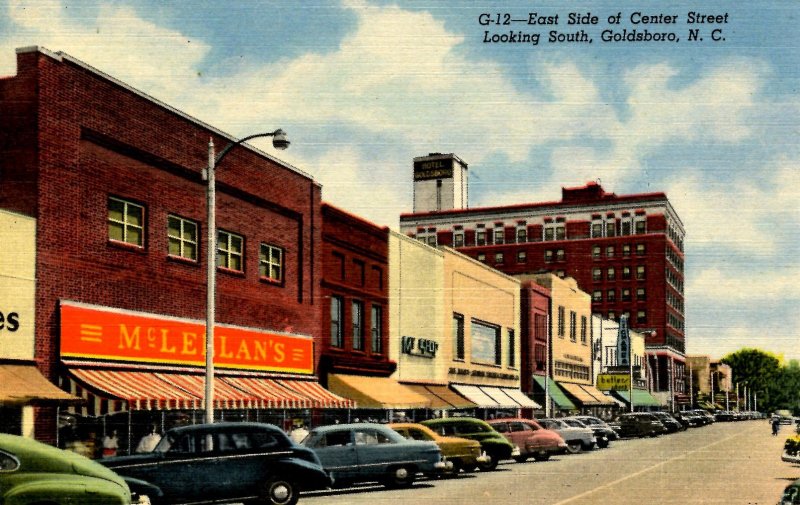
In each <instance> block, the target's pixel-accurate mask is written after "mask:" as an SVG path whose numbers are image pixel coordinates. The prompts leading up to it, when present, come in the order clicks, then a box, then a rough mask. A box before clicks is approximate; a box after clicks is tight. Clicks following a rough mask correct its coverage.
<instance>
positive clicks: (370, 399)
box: [328, 374, 430, 409]
mask: <svg viewBox="0 0 800 505" xmlns="http://www.w3.org/2000/svg"><path fill="white" fill-rule="evenodd" d="M328 389H329V390H330V391H331V392H333V393H334V394H337V395H339V396H342V397H344V398H350V399H352V400H355V401H356V403H357V404H358V408H361V409H425V408H429V406H430V400H429V399H428V398H426V397H424V396H422V395H420V394H418V393H416V392H415V391H413V390H412V389H411V388H409V387H406V386H404V385H402V384H400V383H399V382H397V381H396V380H394V379H390V378H389V377H367V376H362V375H345V374H330V375H328Z"/></svg>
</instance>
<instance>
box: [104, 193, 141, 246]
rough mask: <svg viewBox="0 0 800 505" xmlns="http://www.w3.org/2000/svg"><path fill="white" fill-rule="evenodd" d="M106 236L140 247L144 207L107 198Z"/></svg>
mask: <svg viewBox="0 0 800 505" xmlns="http://www.w3.org/2000/svg"><path fill="white" fill-rule="evenodd" d="M108 238H109V239H110V240H116V241H118V242H125V243H128V244H133V245H137V246H140V247H141V246H142V245H143V242H144V241H143V238H144V207H142V206H141V205H136V204H135V203H131V202H128V201H125V200H120V199H118V198H109V199H108Z"/></svg>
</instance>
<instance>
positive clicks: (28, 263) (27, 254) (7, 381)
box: [0, 210, 76, 438]
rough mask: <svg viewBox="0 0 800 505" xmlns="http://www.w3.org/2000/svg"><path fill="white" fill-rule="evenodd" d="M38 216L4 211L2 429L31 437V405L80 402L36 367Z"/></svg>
mask: <svg viewBox="0 0 800 505" xmlns="http://www.w3.org/2000/svg"><path fill="white" fill-rule="evenodd" d="M35 299H36V220H35V219H33V218H32V217H28V216H24V215H21V214H16V213H13V212H8V211H5V210H0V420H1V421H2V427H1V431H4V432H11V433H14V434H17V435H23V436H26V437H31V438H33V437H34V436H35V433H34V412H33V409H34V408H35V407H34V406H33V405H34V404H37V405H41V404H43V403H51V404H52V403H55V402H64V401H71V400H76V398H74V397H73V396H71V395H69V394H67V393H65V392H63V391H61V390H60V389H58V388H57V387H56V386H55V385H53V384H51V383H50V382H49V381H48V380H47V379H46V378H45V377H44V376H42V374H41V373H40V372H39V370H38V369H37V368H36V362H35V361H34V360H35V358H36V355H35V344H36V333H35V315H36V311H35V307H36V302H35Z"/></svg>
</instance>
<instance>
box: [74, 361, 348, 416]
mask: <svg viewBox="0 0 800 505" xmlns="http://www.w3.org/2000/svg"><path fill="white" fill-rule="evenodd" d="M61 386H62V389H65V390H67V391H69V392H71V393H72V394H74V395H75V396H78V397H80V398H83V399H85V400H86V403H85V405H83V406H82V407H74V408H72V409H70V410H71V411H73V412H75V413H80V414H81V415H84V416H99V415H104V414H113V413H116V412H125V411H128V410H193V409H203V408H205V400H204V398H205V375H202V374H196V373H194V374H193V373H178V372H168V371H149V370H119V369H114V368H73V367H70V368H68V371H67V374H65V375H64V376H63V377H62V381H61ZM353 407H355V403H354V402H353V401H352V400H349V399H346V398H342V397H340V396H337V395H335V394H333V393H331V392H329V391H327V390H325V389H324V388H323V387H322V386H320V385H319V383H317V382H316V381H314V380H302V379H282V378H272V377H261V376H246V377H239V376H236V377H234V376H228V375H215V377H214V408H215V409H273V408H275V409H300V408H353ZM78 410H80V412H78Z"/></svg>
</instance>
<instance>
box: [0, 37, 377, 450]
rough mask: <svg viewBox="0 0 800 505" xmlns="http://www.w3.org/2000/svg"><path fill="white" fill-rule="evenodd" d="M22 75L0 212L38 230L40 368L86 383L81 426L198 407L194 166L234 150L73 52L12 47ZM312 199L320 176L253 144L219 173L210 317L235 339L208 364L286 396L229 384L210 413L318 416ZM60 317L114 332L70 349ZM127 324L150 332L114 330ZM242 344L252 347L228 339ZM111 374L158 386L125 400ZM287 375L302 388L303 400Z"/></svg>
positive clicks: (199, 197) (0, 162) (5, 146)
mask: <svg viewBox="0 0 800 505" xmlns="http://www.w3.org/2000/svg"><path fill="white" fill-rule="evenodd" d="M17 66H18V68H17V74H16V76H12V77H6V78H3V79H0V109H2V111H3V114H2V115H0V208H2V209H6V210H9V211H13V212H17V213H20V214H23V215H26V216H31V217H34V218H35V219H36V279H37V280H36V282H37V284H36V290H35V309H36V310H35V359H36V360H37V363H38V367H39V369H40V370H41V371H42V373H43V374H44V375H45V376H46V377H48V378H49V379H50V380H52V381H53V382H56V381H57V380H58V377H59V376H63V375H64V374H65V373H66V372H67V369H69V370H72V368H73V367H77V368H76V371H78V372H82V373H83V372H86V373H83V374H82V375H80V377H78V375H72V376H70V381H71V384H72V385H71V388H72V390H73V392H75V393H77V394H83V395H84V397H86V398H88V400H89V401H88V406H86V407H84V408H85V409H86V408H88V409H89V414H95V415H97V414H101V413H104V412H108V411H111V410H113V408H114V406H116V407H119V406H120V404H125V403H126V402H127V407H128V408H129V409H134V408H135V407H134V405H148V407H147V408H149V409H154V410H155V409H157V408H176V406H177V405H178V404H179V403H180V405H182V406H183V407H187V406H188V407H189V408H193V409H197V408H200V405H201V404H202V398H198V396H201V395H200V394H199V390H198V388H197V381H196V379H197V376H196V373H201V372H202V368H199V369H198V365H199V364H201V363H202V361H203V360H204V344H203V343H202V335H203V333H202V329H201V330H197V328H196V325H197V324H201V325H202V323H203V322H204V318H205V310H206V309H205V299H206V287H205V286H206V242H205V236H206V233H207V231H206V222H205V221H206V200H205V187H206V185H205V182H204V181H203V179H202V178H201V169H202V168H204V167H205V166H206V164H207V160H208V158H207V156H208V155H207V146H208V142H209V138H211V139H213V141H214V143H215V145H216V146H218V151H217V152H219V151H221V150H222V148H223V147H225V146H226V145H227V144H228V143H230V142H232V141H234V140H235V139H234V138H232V137H230V136H229V135H227V134H225V133H223V132H220V131H219V130H216V129H215V128H213V127H212V126H209V125H207V124H204V123H201V122H200V121H198V120H196V119H193V118H191V117H189V116H188V115H186V114H184V113H182V112H180V111H178V110H175V109H173V108H172V107H170V106H168V105H166V104H164V103H162V102H159V101H157V100H156V99H154V98H152V97H150V96H148V95H146V94H144V93H142V92H140V91H137V90H135V89H133V88H131V87H129V86H127V85H126V84H124V83H122V82H120V81H117V80H115V79H114V78H113V77H110V76H108V75H105V74H103V73H101V72H99V71H97V70H96V69H94V68H92V67H90V66H88V65H86V64H85V63H82V62H80V61H78V60H76V59H74V58H72V57H70V56H69V55H66V54H62V53H50V52H48V51H46V50H42V49H39V48H36V47H33V48H25V49H21V50H18V51H17ZM320 205H321V203H320V186H319V185H318V184H317V183H316V182H315V181H314V180H312V178H311V177H310V176H308V175H307V174H305V173H303V172H302V171H300V170H298V169H297V168H295V167H292V166H290V165H288V164H286V163H284V162H282V161H280V160H278V159H276V158H274V157H272V156H271V155H269V154H266V153H264V152H261V151H258V150H256V149H254V148H251V147H247V146H240V147H237V148H235V149H234V150H233V151H231V152H230V153H229V154H228V156H227V157H226V158H225V159H224V161H223V162H222V163H221V164H220V166H219V167H218V169H217V228H218V230H219V235H218V237H219V247H218V251H217V264H218V275H217V313H216V321H217V322H218V323H220V324H221V325H224V326H225V328H226V329H225V330H220V329H219V328H217V330H216V332H217V334H218V335H219V334H220V333H221V332H222V333H223V335H221V336H218V337H217V338H216V339H215V340H216V341H217V342H216V343H217V345H218V346H219V345H222V346H223V348H218V349H217V351H216V353H215V355H216V356H217V359H221V358H226V357H227V356H230V361H229V362H226V363H222V364H220V365H218V371H219V373H220V374H221V375H225V374H233V375H235V373H236V372H237V371H247V372H248V373H250V372H252V374H251V375H252V377H251V378H253V377H255V378H257V379H258V378H262V377H271V378H272V379H277V380H278V382H277V385H278V386H279V389H278V390H276V391H277V392H276V393H275V398H274V399H273V400H274V401H272V400H269V401H267V400H266V399H265V395H267V393H266V392H265V391H261V392H260V393H255V392H254V391H249V392H248V391H245V392H244V393H245V394H244V396H241V397H240V396H236V395H238V394H239V393H242V390H243V389H245V388H244V387H243V386H242V384H239V386H242V387H241V388H239V389H237V388H234V389H233V390H229V388H228V387H227V386H226V385H224V384H223V385H219V386H218V388H217V398H218V408H226V407H225V405H227V406H228V407H227V408H232V407H231V406H234V405H236V406H240V407H241V406H247V405H249V406H251V407H252V406H258V405H260V406H261V407H269V406H281V405H282V406H284V407H286V406H295V407H297V406H303V407H310V408H313V407H317V406H320V404H319V402H317V401H316V400H315V398H314V394H315V393H319V394H323V392H322V391H320V389H321V388H319V385H318V384H316V383H315V382H314V381H309V379H313V373H314V371H315V366H316V364H317V363H318V362H319V357H320V351H321V349H320V347H319V346H315V345H314V339H316V338H317V337H319V335H320V314H321V312H320V307H319V306H318V303H319V301H320V297H321V293H320V273H321V272H322V263H321V258H322V256H321V254H320V249H321V244H322V242H321V238H322V236H321V233H320V223H321V219H322V217H321V215H320ZM368 272H371V271H368ZM73 302H77V303H73ZM65 306H69V307H70V308H69V310H70V311H73V312H74V311H75V310H77V311H78V315H79V316H80V317H83V316H85V317H90V316H91V317H94V316H97V317H99V318H100V319H102V320H103V321H105V322H104V323H101V322H96V321H95V322H93V321H88V320H87V321H81V322H80V323H79V324H80V332H79V333H80V340H81V341H83V344H81V345H83V347H81V345H79V344H78V343H77V342H78V340H77V339H76V340H75V341H73V340H72V339H73V336H74V335H75V334H77V333H76V332H78V330H77V329H76V328H73V327H67V326H65V323H64V321H63V320H62V319H63V318H64V317H65V315H64V311H65ZM80 311H83V312H80ZM70 313H71V314H72V312H70ZM81 314H82V316H81ZM123 317H132V318H134V319H135V320H136V321H139V322H138V323H131V324H140V323H141V324H142V326H141V327H140V326H131V327H127V329H125V330H124V332H123V330H122V329H120V330H114V328H115V326H114V325H115V324H117V325H118V326H119V327H120V328H122V327H123V323H121V322H119V320H121V319H119V318H123ZM115 318H116V319H115ZM137 318H138V319H137ZM84 323H86V324H84ZM89 323H92V324H89ZM106 323H107V324H108V326H103V325H104V324H106ZM148 325H149V326H148ZM193 325H194V326H193ZM190 327H191V328H192V329H191V330H189V329H186V328H190ZM90 330H91V331H90ZM196 330H197V331H196ZM94 331H96V332H97V335H94V334H92V332H94ZM104 331H105V332H113V331H119V332H120V335H119V342H120V347H121V346H122V344H123V343H124V342H127V343H128V345H129V347H131V349H127V351H131V352H132V350H137V351H139V350H140V351H141V353H142V355H141V358H137V356H136V355H135V354H131V352H128V353H127V354H126V353H120V354H119V355H117V354H113V355H111V356H108V355H107V353H106V354H103V353H100V352H99V351H97V352H96V351H94V350H93V349H95V347H92V345H90V342H91V341H92V338H95V337H97V338H98V339H99V338H100V336H102V337H103V338H108V337H109V335H107V334H105V335H100V334H101V333H103V332H104ZM138 332H140V333H138ZM225 332H231V335H225V334H224V333H225ZM233 332H239V333H242V334H243V335H244V336H242V337H241V338H240V339H239V340H234V337H233V336H232V335H233ZM198 333H199V335H198ZM237 335H238V333H237ZM90 336H91V337H92V338H90ZM113 337H114V338H116V337H117V335H113ZM123 337H125V339H127V340H125V339H124V338H123ZM236 338H239V337H236ZM175 339H177V340H175ZM198 339H199V340H198ZM67 344H69V345H72V347H71V348H70V353H69V354H70V356H69V359H67V356H65V355H63V354H64V346H65V345H67ZM100 345H105V344H100V343H99V342H98V343H96V346H100ZM225 345H227V346H228V348H227V349H225V348H224V346H225ZM234 345H235V346H236V347H233V346H234ZM76 346H77V347H76ZM268 346H269V349H267V347H268ZM76 348H77V351H76ZM96 348H97V349H99V347H96ZM139 348H141V349H139ZM276 349H280V352H278V351H276ZM106 351H108V350H106ZM145 351H147V352H145ZM108 352H110V353H115V352H116V351H113V350H111V351H108ZM81 353H85V355H81ZM159 353H161V354H159ZM165 353H166V354H165ZM169 353H172V354H171V355H167V354H169ZM189 355H191V356H189ZM268 355H269V356H268ZM173 358H174V360H173ZM262 358H263V359H262ZM292 359H294V360H296V363H294V364H292V365H291V366H290V365H289V364H288V361H287V360H292ZM269 360H273V361H269ZM276 360H277V361H281V360H283V361H282V362H281V363H277V361H276ZM68 361H69V362H76V361H77V362H78V363H67V362H68ZM268 361H269V362H268ZM112 365H113V366H112ZM159 366H169V367H171V369H170V370H167V371H173V372H174V371H176V370H179V371H183V372H185V373H186V374H187V375H190V376H191V377H190V379H191V383H189V382H187V383H186V384H184V385H183V386H180V387H176V384H175V383H172V384H167V385H166V386H164V384H162V382H163V381H164V376H158V377H156V376H155V375H158V374H157V373H156V372H157V371H158V369H157V367H159ZM151 368H152V370H151ZM78 369H80V370H78ZM101 369H102V370H110V371H112V372H117V371H122V370H125V371H142V370H145V371H147V373H146V374H145V372H142V373H143V374H144V375H140V376H138V377H139V380H140V382H139V386H138V387H140V388H145V389H147V388H149V390H150V391H151V392H152V391H154V388H155V387H156V385H157V386H158V387H162V386H163V387H164V388H165V391H166V392H165V393H164V394H163V395H162V397H161V398H158V399H152V398H136V397H135V396H136V395H135V394H134V393H130V394H128V396H127V397H125V396H124V395H123V394H122V393H121V392H120V391H116V390H114V389H113V387H112V385H111V384H109V383H108V382H107V381H105V382H104V381H101V380H100V379H99V378H98V374H97V373H96V372H97V371H98V370H101ZM150 372H152V373H150ZM257 372H258V373H257ZM261 372H263V374H261ZM259 374H261V375H259ZM117 377H122V374H119V375H118V376H117ZM156 379H158V380H156ZM167 379H169V377H167ZM234 379H235V378H232V379H231V380H234ZM282 379H287V380H286V381H282ZM289 379H298V380H299V382H300V383H301V384H300V385H301V386H308V387H309V388H310V389H309V390H307V391H306V394H305V395H304V394H302V393H301V392H298V390H297V389H296V388H295V389H293V387H292V385H297V384H296V383H297V381H294V382H292V381H291V380H289ZM159 380H161V381H162V382H159ZM176 380H177V378H176ZM90 382H92V383H90ZM133 382H136V379H134V380H133ZM166 382H169V380H167V381H166ZM76 384H77V386H76ZM126 384H127V385H128V386H133V385H135V384H132V383H131V382H130V381H129V382H128V383H126ZM187 384H188V385H187ZM223 386H225V387H223ZM76 388H77V389H76ZM87 390H88V391H91V392H92V394H91V395H89V394H86V391H87ZM115 391H116V393H118V394H112V393H115ZM251 393H252V394H251ZM95 394H97V395H101V396H98V397H96V396H94V395H95ZM141 394H145V395H146V394H147V392H146V391H142V392H141ZM153 394H155V393H153ZM170 395H173V396H170ZM226 395H227V396H226ZM231 395H233V396H235V397H230V396H231ZM98 398H102V399H101V400H98ZM318 399H319V398H318ZM327 400H331V401H333V404H335V403H336V399H335V398H333V397H329V398H327ZM139 402H141V403H139ZM224 402H228V403H224ZM328 405H331V403H329V404H328ZM142 408H144V407H142ZM54 426H55V422H54V416H53V412H52V411H45V410H43V411H41V412H40V413H39V415H37V429H38V432H37V438H42V439H48V438H50V437H51V436H52V433H53V431H54Z"/></svg>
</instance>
